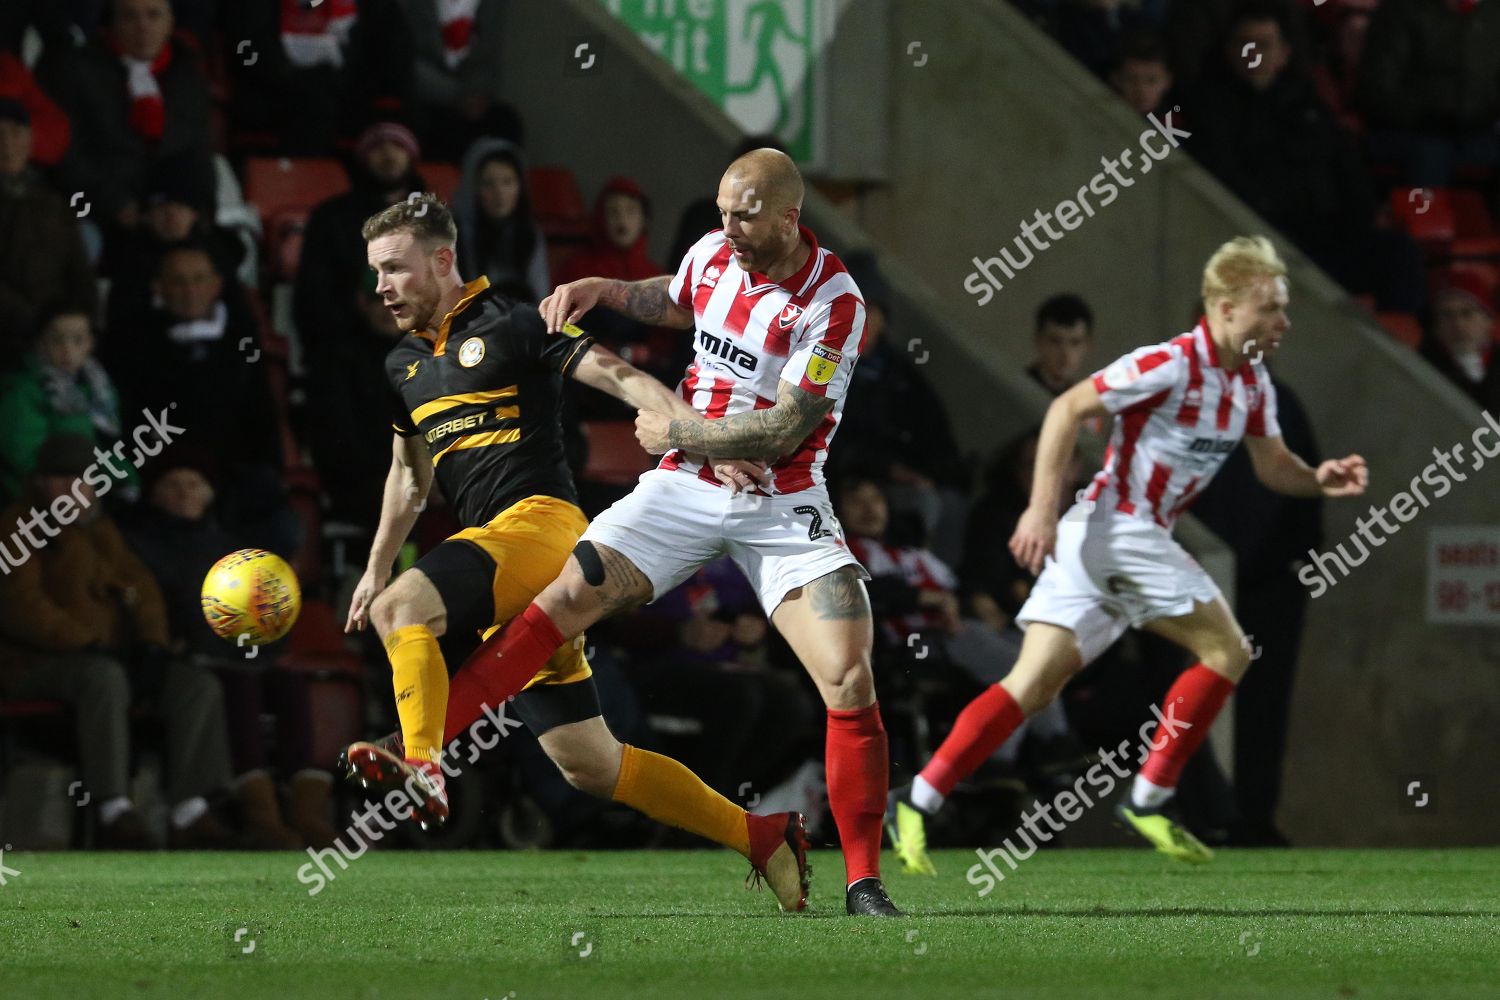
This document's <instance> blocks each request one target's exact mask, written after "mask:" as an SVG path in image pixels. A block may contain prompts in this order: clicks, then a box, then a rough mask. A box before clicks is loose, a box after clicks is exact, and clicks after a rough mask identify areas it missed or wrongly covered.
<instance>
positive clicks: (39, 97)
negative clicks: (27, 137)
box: [0, 52, 72, 167]
mask: <svg viewBox="0 0 1500 1000" xmlns="http://www.w3.org/2000/svg"><path fill="white" fill-rule="evenodd" d="M6 99H9V100H13V101H16V102H18V103H19V104H20V105H21V107H23V108H25V109H26V114H27V116H28V117H29V118H30V121H31V162H33V163H36V164H39V165H40V166H43V167H55V166H57V165H58V164H59V163H61V162H62V159H63V156H64V155H65V154H66V153H67V152H68V143H70V142H71V141H72V131H71V127H70V126H69V124H68V116H67V114H66V113H65V112H64V111H63V109H62V108H60V107H58V106H57V104H56V103H55V102H54V101H53V100H52V98H50V97H48V96H47V95H46V93H45V92H44V91H43V90H42V88H41V87H39V86H37V82H36V80H35V78H33V77H32V75H31V71H30V70H29V69H27V68H26V64H25V63H23V62H22V61H21V60H20V59H18V58H17V57H15V56H13V55H11V54H10V53H9V52H0V100H6Z"/></svg>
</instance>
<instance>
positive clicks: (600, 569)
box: [573, 541, 604, 587]
mask: <svg viewBox="0 0 1500 1000" xmlns="http://www.w3.org/2000/svg"><path fill="white" fill-rule="evenodd" d="M573 558H574V559H577V560H578V568H579V569H581V570H583V582H584V583H586V584H588V585H589V586H590V587H602V586H604V560H602V559H600V558H599V550H598V549H596V548H594V543H593V542H588V541H583V542H579V543H578V544H577V545H575V546H574V547H573Z"/></svg>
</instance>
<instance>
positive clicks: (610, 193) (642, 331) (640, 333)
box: [554, 177, 689, 416]
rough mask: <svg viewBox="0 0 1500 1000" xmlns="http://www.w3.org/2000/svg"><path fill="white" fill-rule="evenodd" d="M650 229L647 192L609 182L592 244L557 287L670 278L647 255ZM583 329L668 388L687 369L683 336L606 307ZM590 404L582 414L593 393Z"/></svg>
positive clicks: (615, 409) (560, 273)
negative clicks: (580, 282) (592, 279)
mask: <svg viewBox="0 0 1500 1000" xmlns="http://www.w3.org/2000/svg"><path fill="white" fill-rule="evenodd" d="M650 224H651V201H650V199H649V198H647V197H646V192H645V191H644V190H642V189H641V186H640V185H639V184H637V183H636V182H635V181H634V180H633V179H632V178H629V177H611V178H610V179H609V180H607V181H605V182H604V187H603V188H601V189H600V191H599V197H598V199H597V200H596V201H595V202H594V232H593V235H592V237H591V238H590V240H589V243H588V245H586V246H585V247H584V248H583V249H581V250H579V251H578V253H576V254H575V255H573V256H572V257H570V258H569V259H568V260H567V261H566V262H564V263H563V264H562V265H561V266H560V267H559V268H558V269H557V274H556V275H555V276H554V277H555V278H556V280H557V283H558V284H559V285H562V284H566V283H568V282H570V281H577V280H579V279H581V278H587V277H591V276H595V275H597V276H599V277H602V278H617V279H619V280H621V281H643V280H645V279H647V278H655V277H657V276H658V275H662V274H666V273H667V269H666V268H664V267H662V266H661V265H660V264H658V263H657V262H656V261H654V260H652V259H651V255H650V253H648V252H647V250H646V240H647V238H648V236H649V233H650ZM584 325H585V328H586V329H587V330H588V331H589V333H590V334H592V335H593V337H594V338H595V339H596V340H597V341H598V342H599V343H601V344H603V345H604V346H606V347H608V348H609V349H610V350H612V351H614V352H615V353H616V354H618V355H620V356H621V357H623V358H625V359H626V360H627V361H629V362H630V363H631V364H633V365H635V366H636V367H637V368H640V369H643V370H645V371H648V372H650V373H651V374H652V375H654V376H656V377H657V378H659V379H661V380H662V381H663V382H666V383H668V384H673V383H675V382H676V381H677V378H678V376H679V374H680V373H681V371H682V370H683V368H685V367H686V365H687V358H686V356H685V354H684V351H685V349H686V348H687V347H688V346H689V342H688V339H687V338H684V337H683V336H682V333H681V331H678V330H664V329H662V328H661V327H652V326H647V325H646V324H644V323H638V322H636V321H635V320H632V319H627V318H625V317H624V316H621V315H619V314H618V313H615V312H613V311H612V310H609V309H603V308H596V309H594V310H593V311H592V312H590V313H589V315H588V317H587V318H586V319H585V321H584ZM587 399H588V401H589V402H588V403H586V404H585V406H584V409H585V410H591V409H592V406H591V404H592V403H594V402H595V400H594V394H590V395H589V396H588V397H587ZM597 402H598V403H599V404H600V405H607V406H608V412H609V413H623V410H621V409H620V407H619V406H617V405H616V404H615V402H614V400H608V401H607V403H606V400H605V398H604V397H603V396H599V397H598V400H597ZM585 415H589V416H592V415H593V414H592V413H591V412H589V413H586V414H585ZM599 415H600V416H603V415H604V414H603V413H601V414H599Z"/></svg>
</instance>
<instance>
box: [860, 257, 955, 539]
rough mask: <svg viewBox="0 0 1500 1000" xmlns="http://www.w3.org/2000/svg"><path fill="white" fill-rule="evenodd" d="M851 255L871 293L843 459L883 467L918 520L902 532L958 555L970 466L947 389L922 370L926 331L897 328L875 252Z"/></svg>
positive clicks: (891, 487) (898, 505) (902, 504)
mask: <svg viewBox="0 0 1500 1000" xmlns="http://www.w3.org/2000/svg"><path fill="white" fill-rule="evenodd" d="M844 262H845V266H846V267H847V268H848V269H849V275H850V277H852V278H853V279H854V282H855V284H856V285H858V286H859V290H860V294H861V295H862V296H863V298H864V302H865V342H864V344H863V346H862V347H861V348H860V356H859V364H857V365H855V366H854V377H853V382H851V383H850V386H849V391H848V393H847V394H846V395H845V397H844V398H845V403H844V416H843V419H842V420H840V421H839V449H838V451H837V452H835V454H836V455H839V458H838V461H839V462H840V464H844V463H850V464H852V465H853V466H870V467H874V468H876V469H878V470H879V471H880V474H881V477H882V478H883V479H884V480H885V481H886V482H887V484H888V486H887V492H888V496H889V498H890V501H891V505H892V506H893V507H894V508H895V509H896V510H897V511H900V512H902V513H903V514H904V515H908V516H909V517H910V518H912V519H914V520H915V522H916V523H915V525H912V524H910V523H904V522H903V523H898V525H897V529H896V531H895V535H896V537H898V538H900V539H901V540H902V541H903V542H906V543H909V544H913V545H918V546H922V547H931V548H933V549H934V550H935V551H937V552H938V553H939V555H941V556H942V557H943V558H945V559H955V560H956V559H957V557H958V555H959V553H960V552H961V550H962V545H963V540H962V531H963V519H964V516H965V514H966V511H967V502H966V498H965V495H964V494H965V491H966V490H967V489H968V485H969V470H968V466H967V464H966V462H965V460H964V456H963V454H962V452H960V451H959V447H958V441H957V440H956V439H955V438H954V436H953V427H952V425H951V424H950V423H949V422H948V409H947V406H946V404H945V403H944V401H943V397H942V396H941V395H939V394H938V392H937V391H936V390H935V389H933V387H932V383H931V382H929V381H928V380H927V378H926V376H925V375H924V374H923V373H922V365H924V364H925V363H926V362H927V360H928V352H927V350H926V349H925V348H923V347H922V346H921V341H920V340H919V339H908V338H906V337H903V336H901V335H899V334H898V335H892V334H891V331H890V329H889V327H888V325H887V322H888V320H889V317H890V309H891V290H890V286H889V285H888V284H886V280H885V275H883V274H882V273H881V272H880V268H879V267H878V266H877V265H876V262H875V258H874V257H873V256H872V255H871V254H869V253H864V252H858V253H852V254H849V255H847V256H846V257H845V258H844ZM840 453H841V454H840ZM837 471H838V470H835V472H837Z"/></svg>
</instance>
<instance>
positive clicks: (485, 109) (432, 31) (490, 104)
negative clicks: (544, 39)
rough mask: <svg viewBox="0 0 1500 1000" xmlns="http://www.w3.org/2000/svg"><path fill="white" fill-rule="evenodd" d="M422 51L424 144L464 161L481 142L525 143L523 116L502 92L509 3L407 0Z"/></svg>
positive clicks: (418, 80)
mask: <svg viewBox="0 0 1500 1000" xmlns="http://www.w3.org/2000/svg"><path fill="white" fill-rule="evenodd" d="M401 6H402V8H403V9H404V10H405V12H406V18H407V21H408V22H409V23H410V25H411V39H412V44H413V45H414V46H415V49H416V63H415V75H414V77H413V81H412V95H413V98H414V100H415V102H416V104H417V106H418V110H419V113H420V114H421V116H422V119H423V121H422V127H421V130H420V131H421V135H422V145H423V146H424V147H426V149H427V150H428V155H429V156H431V157H432V158H433V159H438V160H446V161H449V162H457V161H458V158H459V157H460V156H462V155H463V152H464V149H465V148H467V147H468V146H469V144H470V143H472V142H473V141H474V140H476V139H478V138H479V137H480V136H493V137H495V138H500V139H509V140H510V141H512V142H514V143H516V144H518V145H519V144H520V142H521V141H522V138H523V136H522V127H521V117H520V115H518V114H516V110H515V108H513V107H511V106H510V105H509V104H507V103H506V102H505V100H504V98H503V96H502V91H501V86H500V80H501V78H500V67H501V65H502V63H503V59H502V57H501V53H502V44H501V43H502V41H503V39H502V37H501V35H500V23H501V20H502V18H503V17H504V15H505V8H504V3H503V0H401Z"/></svg>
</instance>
